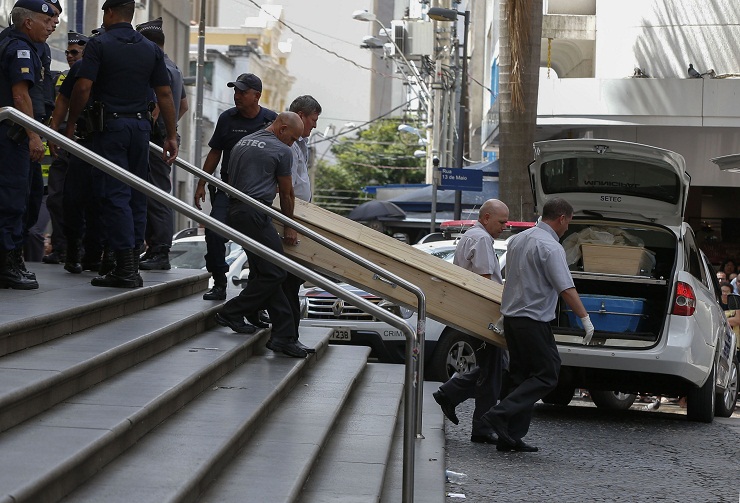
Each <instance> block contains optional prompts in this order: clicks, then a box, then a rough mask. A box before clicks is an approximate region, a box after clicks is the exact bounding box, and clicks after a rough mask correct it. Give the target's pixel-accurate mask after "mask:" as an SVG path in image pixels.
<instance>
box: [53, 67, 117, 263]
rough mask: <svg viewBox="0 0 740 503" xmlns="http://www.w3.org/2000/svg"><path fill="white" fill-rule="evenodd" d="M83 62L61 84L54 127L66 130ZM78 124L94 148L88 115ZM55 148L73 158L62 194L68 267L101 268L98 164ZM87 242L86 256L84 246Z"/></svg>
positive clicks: (79, 137)
mask: <svg viewBox="0 0 740 503" xmlns="http://www.w3.org/2000/svg"><path fill="white" fill-rule="evenodd" d="M68 58H69V55H68ZM81 64H82V61H81V59H78V60H77V61H75V62H74V63H73V64H72V67H71V68H70V69H69V71H68V72H67V74H66V76H65V78H64V80H63V81H62V83H61V85H60V86H59V92H58V93H57V99H56V102H55V108H54V113H53V114H52V116H51V124H50V127H51V128H52V129H63V130H65V131H66V124H65V119H66V116H67V111H68V110H69V100H70V98H71V96H72V89H73V88H74V85H75V83H76V82H77V75H78V73H79V71H80V66H81ZM63 124H64V125H63ZM76 126H77V127H76V129H75V136H76V137H77V142H78V143H79V144H80V145H81V146H83V147H85V148H87V149H90V150H92V149H93V142H92V131H91V129H90V124H89V121H88V120H86V117H83V118H80V119H78V121H77V124H76ZM51 148H52V151H53V152H54V153H55V155H56V156H57V159H61V158H63V157H65V156H66V158H67V159H68V161H69V164H68V165H67V167H66V174H65V177H64V181H63V183H62V185H63V190H62V196H61V202H62V214H63V215H64V219H63V221H62V229H61V232H62V234H63V235H64V236H65V238H66V243H67V254H66V257H65V259H64V269H65V270H67V271H68V272H71V273H73V274H79V273H81V272H82V271H83V270H86V271H88V270H89V271H97V270H98V269H99V268H100V265H101V264H100V257H101V254H102V249H103V243H102V234H103V227H102V223H101V218H100V213H101V212H100V200H99V199H98V198H97V197H95V196H94V195H93V186H92V178H93V171H95V168H93V167H92V166H91V165H90V164H88V163H86V162H85V161H83V160H82V159H80V158H79V157H76V156H73V155H68V154H67V153H65V152H63V151H60V150H59V149H58V148H57V147H56V146H55V145H51ZM50 178H51V176H50ZM50 185H51V184H50ZM55 232H56V231H55ZM83 243H84V258H83V257H82V255H81V248H80V247H81V246H82V244H83ZM111 270H112V268H111Z"/></svg>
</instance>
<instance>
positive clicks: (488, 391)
mask: <svg viewBox="0 0 740 503" xmlns="http://www.w3.org/2000/svg"><path fill="white" fill-rule="evenodd" d="M475 355H476V360H477V362H478V366H477V367H475V368H473V369H472V370H471V371H470V372H466V373H465V374H459V373H456V374H455V375H453V376H452V377H451V378H450V379H449V380H448V381H447V382H446V383H444V384H443V385H442V386H440V387H439V389H441V390H442V392H443V393H444V394H445V395H446V396H447V398H449V400H450V402H452V404H453V405H455V406H457V405H458V404H461V403H462V402H464V401H465V400H468V399H469V398H475V410H474V411H473V430H472V434H473V435H488V434H491V433H493V431H492V430H491V428H490V427H489V426H488V425H486V424H485V423H484V422H483V421H481V419H480V418H481V416H482V415H483V414H485V413H486V412H488V410H489V409H490V408H491V407H493V406H494V405H496V402H498V399H499V397H500V396H501V387H502V382H503V374H504V369H505V368H506V366H507V362H508V358H507V357H506V356H507V355H506V350H505V349H501V348H499V347H498V346H494V345H493V344H485V343H482V344H481V347H480V348H479V349H478V350H476V352H475Z"/></svg>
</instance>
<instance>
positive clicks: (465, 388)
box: [433, 199, 509, 444]
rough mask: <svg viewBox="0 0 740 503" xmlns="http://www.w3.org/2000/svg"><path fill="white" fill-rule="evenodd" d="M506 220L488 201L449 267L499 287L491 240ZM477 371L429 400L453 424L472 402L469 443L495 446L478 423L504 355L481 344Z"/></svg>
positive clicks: (496, 385) (496, 391) (491, 400)
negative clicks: (470, 400)
mask: <svg viewBox="0 0 740 503" xmlns="http://www.w3.org/2000/svg"><path fill="white" fill-rule="evenodd" d="M508 220H509V208H508V207H507V206H506V205H505V204H504V203H502V202H501V201H499V200H498V199H489V200H488V201H486V202H485V203H483V206H481V208H480V211H479V212H478V221H477V222H476V223H475V225H473V227H471V228H470V229H468V230H467V231H465V234H463V236H462V237H461V238H460V241H459V242H458V243H457V247H456V248H455V258H454V260H453V263H454V264H455V265H459V266H461V267H464V268H465V269H467V270H468V271H473V272H474V273H477V274H480V275H481V276H483V277H484V278H487V279H492V280H493V281H495V282H497V283H503V280H502V278H501V267H499V263H498V258H497V257H496V253H495V252H494V251H493V239H494V238H497V237H499V236H500V235H501V233H502V232H503V230H504V229H505V228H506V222H507V221H508ZM475 354H476V363H477V364H478V366H477V367H475V368H473V369H472V370H471V371H470V372H468V373H466V374H457V373H456V374H455V375H454V376H452V378H450V380H449V381H447V382H446V383H444V384H443V385H442V386H440V388H439V390H437V391H435V392H434V394H433V396H434V399H435V400H436V401H437V403H438V404H439V405H440V407H442V412H444V414H445V416H447V419H449V420H450V421H452V422H453V423H454V424H457V423H458V422H459V421H458V419H457V414H455V407H456V406H457V405H459V404H461V403H462V402H464V401H465V400H467V399H468V398H475V410H474V411H473V429H472V432H471V435H470V441H471V442H474V443H479V444H496V443H497V441H498V437H497V436H496V434H495V433H494V431H493V429H492V428H491V427H490V426H489V425H487V424H486V423H484V422H483V421H481V419H480V418H481V416H482V415H483V414H485V413H486V412H488V410H489V409H490V408H491V407H493V406H494V405H496V402H497V401H498V399H499V395H500V394H501V382H502V377H503V370H504V368H505V366H506V364H505V360H506V351H505V350H504V349H501V348H499V347H497V346H494V345H493V344H487V343H485V342H484V343H482V344H481V346H480V348H479V349H478V350H477V351H476V352H475Z"/></svg>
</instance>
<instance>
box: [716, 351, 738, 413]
mask: <svg viewBox="0 0 740 503" xmlns="http://www.w3.org/2000/svg"><path fill="white" fill-rule="evenodd" d="M737 384H738V374H737V361H735V360H732V363H731V364H730V378H729V380H728V382H727V387H726V388H725V389H724V391H723V392H722V393H717V397H716V398H715V404H714V414H715V415H716V416H719V417H730V416H731V415H732V413H733V412H734V411H735V404H736V403H737Z"/></svg>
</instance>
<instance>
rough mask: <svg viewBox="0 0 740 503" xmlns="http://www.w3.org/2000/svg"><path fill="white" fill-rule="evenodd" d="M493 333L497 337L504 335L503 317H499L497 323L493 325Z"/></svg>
mask: <svg viewBox="0 0 740 503" xmlns="http://www.w3.org/2000/svg"><path fill="white" fill-rule="evenodd" d="M493 331H494V332H496V333H497V334H499V335H504V317H503V316H500V317H499V319H498V321H497V322H496V323H495V324H494V325H493Z"/></svg>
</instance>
